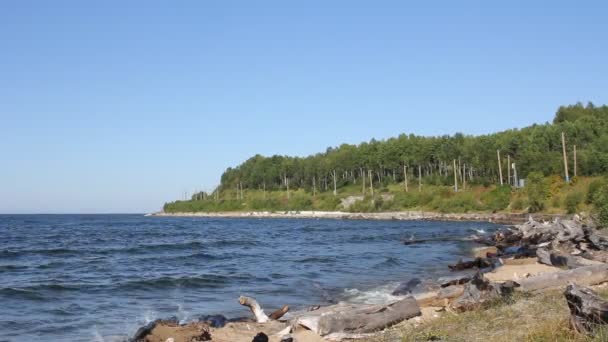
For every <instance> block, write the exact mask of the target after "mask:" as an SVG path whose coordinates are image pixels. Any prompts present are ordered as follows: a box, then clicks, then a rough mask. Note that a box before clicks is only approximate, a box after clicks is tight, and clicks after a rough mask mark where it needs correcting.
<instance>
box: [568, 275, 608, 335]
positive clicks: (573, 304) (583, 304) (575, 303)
mask: <svg viewBox="0 0 608 342" xmlns="http://www.w3.org/2000/svg"><path fill="white" fill-rule="evenodd" d="M564 296H565V297H566V302H567V303H568V308H569V309H570V327H571V328H572V329H574V330H576V331H577V332H579V333H582V334H587V335H593V334H594V332H595V331H596V330H597V328H599V326H600V325H604V324H608V302H607V301H605V300H603V299H602V298H601V297H600V296H598V295H597V294H596V293H595V292H593V291H592V290H591V289H588V288H585V287H579V286H578V285H575V284H570V285H568V287H567V288H566V291H565V292H564Z"/></svg>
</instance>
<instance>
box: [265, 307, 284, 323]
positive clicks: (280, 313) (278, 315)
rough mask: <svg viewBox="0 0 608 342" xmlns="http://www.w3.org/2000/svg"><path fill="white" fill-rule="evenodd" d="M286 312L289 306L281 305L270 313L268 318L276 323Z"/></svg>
mask: <svg viewBox="0 0 608 342" xmlns="http://www.w3.org/2000/svg"><path fill="white" fill-rule="evenodd" d="M287 311H289V305H283V307H282V308H280V309H278V310H276V311H274V312H273V313H271V314H270V316H268V318H270V319H272V320H275V321H276V320H278V319H279V318H281V317H283V315H285V314H286V313H287Z"/></svg>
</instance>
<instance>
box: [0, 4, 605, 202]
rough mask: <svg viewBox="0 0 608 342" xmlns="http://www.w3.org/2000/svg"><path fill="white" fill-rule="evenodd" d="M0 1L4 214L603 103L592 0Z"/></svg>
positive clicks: (137, 193) (156, 198)
mask: <svg viewBox="0 0 608 342" xmlns="http://www.w3.org/2000/svg"><path fill="white" fill-rule="evenodd" d="M489 3H490V2H487V1H479V2H462V1H445V2H439V1H425V2H406V1H301V2H298V3H296V2H295V1H97V2H92V1H2V2H0V133H1V134H0V156H1V158H2V163H1V164H0V212H5V213H29V212H35V213H36V212H50V213H62V212H147V211H153V210H157V209H159V208H160V207H161V206H162V204H163V203H164V202H165V201H170V200H173V199H175V198H178V197H179V196H180V194H183V192H184V191H189V192H192V190H194V189H195V188H198V189H211V188H213V186H215V185H216V184H217V183H218V182H219V177H220V175H221V173H222V171H223V170H224V169H225V168H226V167H228V166H233V165H236V164H238V163H240V162H241V161H243V160H245V159H247V158H248V157H249V156H251V155H253V154H256V153H260V154H264V155H272V154H290V155H307V154H310V153H314V152H318V151H323V150H325V148H326V147H328V146H334V145H339V144H340V143H343V142H348V143H358V142H361V141H364V140H369V139H370V138H372V137H375V138H377V139H381V138H387V137H390V136H395V135H398V134H400V133H404V132H406V133H417V134H423V135H437V134H452V133H454V132H464V133H469V134H480V133H488V132H493V131H496V130H502V129H507V128H513V127H523V126H526V125H529V124H532V123H542V122H546V121H550V120H551V119H552V116H553V113H554V112H555V109H556V108H557V107H558V106H559V105H561V104H569V103H574V102H576V101H584V102H586V101H593V102H594V103H596V104H604V103H608V63H607V62H606V61H608V42H607V38H606V37H608V21H607V20H605V15H606V13H608V12H607V10H608V6H607V5H605V2H602V1H597V2H592V1H580V2H578V1H577V2H574V1H537V2H532V1H509V2H501V3H500V4H499V5H498V4H494V5H491V6H488V4H489Z"/></svg>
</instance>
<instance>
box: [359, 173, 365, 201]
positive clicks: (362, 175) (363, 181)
mask: <svg viewBox="0 0 608 342" xmlns="http://www.w3.org/2000/svg"><path fill="white" fill-rule="evenodd" d="M360 171H361V183H363V187H362V192H363V196H365V172H363V168H361V169H360Z"/></svg>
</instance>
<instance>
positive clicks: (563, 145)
mask: <svg viewBox="0 0 608 342" xmlns="http://www.w3.org/2000/svg"><path fill="white" fill-rule="evenodd" d="M562 150H563V152H564V172H565V174H566V183H569V182H570V176H569V175H568V158H567V157H566V135H565V134H564V132H562Z"/></svg>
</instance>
